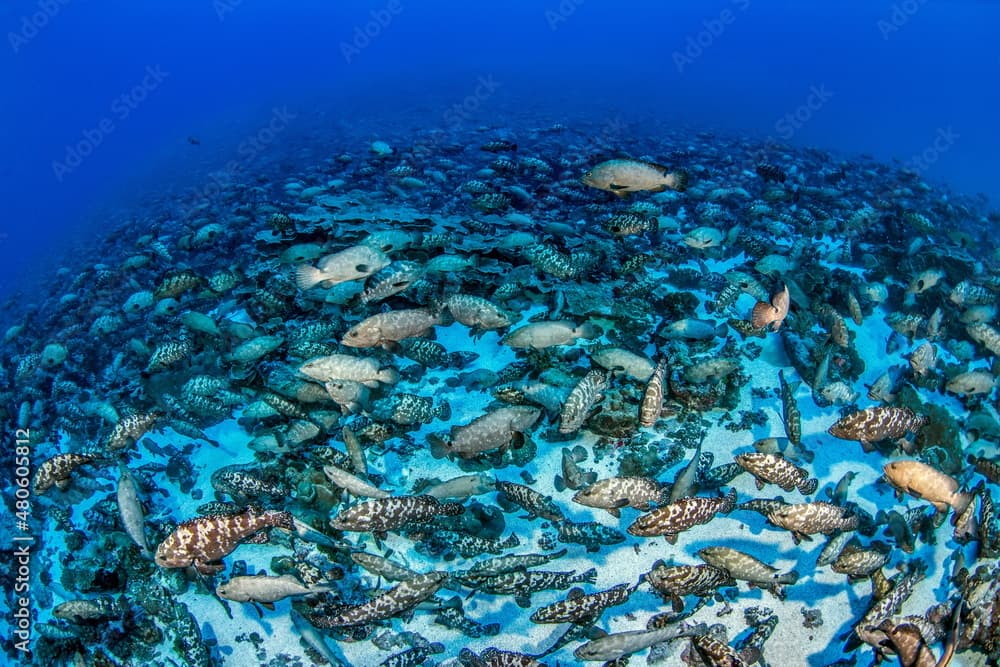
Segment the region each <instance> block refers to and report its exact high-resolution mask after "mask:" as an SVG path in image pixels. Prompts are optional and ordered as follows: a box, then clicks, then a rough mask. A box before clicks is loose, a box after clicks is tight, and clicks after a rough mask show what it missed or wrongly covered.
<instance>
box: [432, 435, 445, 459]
mask: <svg viewBox="0 0 1000 667" xmlns="http://www.w3.org/2000/svg"><path fill="white" fill-rule="evenodd" d="M427 441H428V442H429V443H431V456H433V457H434V458H436V459H443V458H445V457H446V456H448V454H449V452H448V442H447V441H446V440H445V439H444V438H442V437H441V436H439V435H433V434H431V435H428V436H427Z"/></svg>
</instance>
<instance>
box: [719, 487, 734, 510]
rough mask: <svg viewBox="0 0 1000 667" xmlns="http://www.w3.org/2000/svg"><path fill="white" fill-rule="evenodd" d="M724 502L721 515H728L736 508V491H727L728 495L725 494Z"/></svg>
mask: <svg viewBox="0 0 1000 667" xmlns="http://www.w3.org/2000/svg"><path fill="white" fill-rule="evenodd" d="M725 499H726V502H725V503H723V505H722V508H721V509H720V511H721V512H722V513H723V514H729V513H730V512H732V511H733V508H735V507H736V489H729V493H727V494H726V497H725Z"/></svg>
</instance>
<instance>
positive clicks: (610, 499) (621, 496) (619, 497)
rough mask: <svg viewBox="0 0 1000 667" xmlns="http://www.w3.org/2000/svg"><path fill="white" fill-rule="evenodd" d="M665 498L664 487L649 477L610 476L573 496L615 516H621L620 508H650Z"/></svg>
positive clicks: (583, 502)
mask: <svg viewBox="0 0 1000 667" xmlns="http://www.w3.org/2000/svg"><path fill="white" fill-rule="evenodd" d="M663 499H664V489H663V487H662V486H661V485H660V483H659V482H657V481H656V480H654V479H650V478H648V477H610V478H608V479H602V480H599V481H597V482H594V483H593V484H591V485H589V486H587V487H586V488H583V489H580V490H579V491H577V492H576V494H575V495H574V496H573V502H575V503H579V504H580V505H584V506H585V507H596V508H598V509H603V510H607V511H608V513H609V514H611V515H612V516H614V517H616V518H617V517H619V516H621V512H620V508H622V507H633V508H635V509H639V510H649V509H650V507H651V505H652V504H654V503H659V502H661V501H662V500H663Z"/></svg>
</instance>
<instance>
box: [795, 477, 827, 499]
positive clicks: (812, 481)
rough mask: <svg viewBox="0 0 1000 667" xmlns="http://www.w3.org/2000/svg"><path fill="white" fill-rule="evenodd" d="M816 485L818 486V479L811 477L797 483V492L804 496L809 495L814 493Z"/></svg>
mask: <svg viewBox="0 0 1000 667" xmlns="http://www.w3.org/2000/svg"><path fill="white" fill-rule="evenodd" d="M818 486H819V480H818V479H816V478H815V477H811V478H809V479H807V480H806V481H805V482H803V483H802V484H800V485H799V492H800V493H801V494H802V495H804V496H811V495H812V494H814V493H816V488H817V487H818ZM831 496H832V494H831Z"/></svg>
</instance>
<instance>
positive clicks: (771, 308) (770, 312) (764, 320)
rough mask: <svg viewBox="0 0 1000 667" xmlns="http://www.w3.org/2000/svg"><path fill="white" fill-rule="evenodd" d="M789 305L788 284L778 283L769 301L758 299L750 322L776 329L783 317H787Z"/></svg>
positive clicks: (759, 326) (757, 325) (779, 326)
mask: <svg viewBox="0 0 1000 667" xmlns="http://www.w3.org/2000/svg"><path fill="white" fill-rule="evenodd" d="M790 305H791V297H790V296H789V294H788V285H786V284H784V283H779V284H778V287H777V288H776V289H775V291H774V292H773V293H772V294H771V300H770V301H758V302H757V304H756V305H755V306H754V307H753V312H752V313H751V315H750V322H751V323H752V324H753V326H755V327H757V328H769V329H770V330H771V331H777V330H778V329H780V328H781V325H782V324H783V323H784V321H785V318H786V317H788V309H789V306H790Z"/></svg>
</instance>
